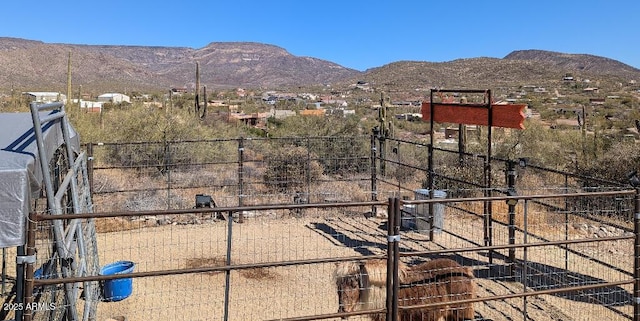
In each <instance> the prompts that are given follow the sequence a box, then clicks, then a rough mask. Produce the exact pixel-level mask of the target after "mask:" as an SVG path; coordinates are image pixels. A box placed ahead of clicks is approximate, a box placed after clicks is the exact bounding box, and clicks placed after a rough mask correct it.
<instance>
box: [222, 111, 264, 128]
mask: <svg viewBox="0 0 640 321" xmlns="http://www.w3.org/2000/svg"><path fill="white" fill-rule="evenodd" d="M267 117H269V113H252V114H242V113H231V114H230V118H232V119H236V120H238V121H241V122H243V123H244V124H245V125H247V126H255V127H264V126H265V124H266V122H267Z"/></svg>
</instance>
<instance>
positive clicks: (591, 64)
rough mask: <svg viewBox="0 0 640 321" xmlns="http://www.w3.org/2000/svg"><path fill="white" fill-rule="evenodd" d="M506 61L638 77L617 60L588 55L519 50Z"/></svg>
mask: <svg viewBox="0 0 640 321" xmlns="http://www.w3.org/2000/svg"><path fill="white" fill-rule="evenodd" d="M504 59H505V60H527V61H536V62H544V63H549V64H551V65H553V66H555V67H556V68H562V69H564V70H568V71H572V72H580V73H591V74H609V75H615V76H618V77H623V78H625V77H626V78H633V77H637V75H638V72H640V70H638V69H637V68H634V67H632V66H629V65H627V64H624V63H622V62H619V61H617V60H613V59H609V58H605V57H599V56H594V55H586V54H566V53H561V52H553V51H544V50H517V51H513V52H511V53H510V54H508V55H506V56H505V57H504Z"/></svg>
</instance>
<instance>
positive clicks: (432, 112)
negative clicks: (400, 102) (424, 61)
mask: <svg viewBox="0 0 640 321" xmlns="http://www.w3.org/2000/svg"><path fill="white" fill-rule="evenodd" d="M429 104H430V105H429V106H431V110H430V120H429V124H430V125H429V126H430V127H429V132H430V134H429V155H427V156H428V162H429V164H427V166H428V169H427V170H428V173H427V175H428V176H427V184H428V185H429V199H433V195H434V191H433V189H434V185H435V184H434V177H433V176H434V170H433V168H434V166H433V165H434V164H433V144H434V143H435V139H434V137H433V136H435V133H436V132H435V130H434V128H433V126H434V124H435V122H434V120H433V118H434V117H435V114H436V112H435V110H436V108H435V106H434V105H433V90H431V92H430V95H429ZM427 206H428V208H429V216H428V218H427V222H428V223H429V240H431V241H433V237H434V233H433V221H434V219H433V203H429V204H428V205H427Z"/></svg>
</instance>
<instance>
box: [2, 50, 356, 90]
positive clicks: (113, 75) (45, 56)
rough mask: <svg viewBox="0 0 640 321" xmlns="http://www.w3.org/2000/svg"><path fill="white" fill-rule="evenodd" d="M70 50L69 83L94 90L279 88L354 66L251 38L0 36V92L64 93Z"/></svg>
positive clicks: (340, 75)
mask: <svg viewBox="0 0 640 321" xmlns="http://www.w3.org/2000/svg"><path fill="white" fill-rule="evenodd" d="M69 53H70V54H71V66H72V67H71V73H72V83H73V84H74V87H75V86H76V85H83V86H84V87H85V88H92V89H94V90H98V91H105V90H110V91H123V90H126V89H127V88H128V89H135V90H150V89H155V90H168V89H169V88H170V87H187V88H194V87H195V69H196V62H197V63H199V65H200V79H201V84H202V85H206V86H208V87H209V88H214V89H215V88H235V87H246V88H279V87H290V86H307V85H315V84H322V83H333V82H336V81H339V80H343V79H346V78H350V77H354V76H355V75H358V74H360V72H359V71H357V70H353V69H349V68H345V67H342V66H340V65H338V64H335V63H332V62H329V61H325V60H321V59H317V58H311V57H297V56H294V55H291V54H290V53H288V52H287V51H286V50H285V49H283V48H280V47H276V46H272V45H265V44H259V43H248V42H224V43H216V42H214V43H210V44H209V45H207V46H206V47H204V48H201V49H192V48H184V47H144V46H102V45H75V44H47V43H43V42H40V41H33V40H24V39H16V38H0V90H2V89H9V88H20V89H25V90H59V91H65V90H66V89H65V88H66V79H67V76H66V75H67V61H68V57H69Z"/></svg>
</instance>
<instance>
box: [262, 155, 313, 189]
mask: <svg viewBox="0 0 640 321" xmlns="http://www.w3.org/2000/svg"><path fill="white" fill-rule="evenodd" d="M314 158H316V157H315V155H312V154H311V153H309V151H308V150H307V149H306V148H304V147H295V146H292V147H289V148H283V149H280V150H273V151H272V152H269V153H268V154H267V155H265V162H266V171H265V174H264V180H265V183H266V184H267V185H268V186H269V187H270V188H271V189H273V190H277V191H280V192H292V191H296V190H299V189H301V188H302V187H304V186H305V185H306V184H307V183H313V182H316V181H318V179H320V177H321V176H322V166H321V165H320V164H319V163H318V162H317V161H314V160H311V159H314Z"/></svg>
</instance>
